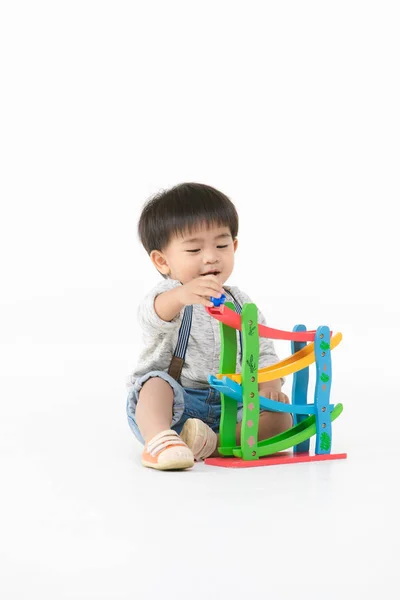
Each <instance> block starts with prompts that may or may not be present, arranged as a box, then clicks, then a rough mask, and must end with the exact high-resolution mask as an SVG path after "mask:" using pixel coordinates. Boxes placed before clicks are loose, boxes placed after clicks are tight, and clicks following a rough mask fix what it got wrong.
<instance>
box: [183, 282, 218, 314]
mask: <svg viewBox="0 0 400 600" xmlns="http://www.w3.org/2000/svg"><path fill="white" fill-rule="evenodd" d="M177 290H178V293H179V296H178V297H179V301H180V302H181V303H182V304H184V305H185V306H189V305H191V304H203V306H209V307H211V306H214V304H213V303H212V302H210V297H211V296H213V297H214V298H220V297H221V296H222V294H223V292H224V290H223V288H222V286H221V284H220V283H219V281H218V277H216V276H215V275H204V276H203V275H202V276H200V277H196V279H192V281H189V282H188V283H185V284H184V285H182V286H181V287H179V288H177Z"/></svg>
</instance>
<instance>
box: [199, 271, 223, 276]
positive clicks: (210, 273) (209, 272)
mask: <svg viewBox="0 0 400 600" xmlns="http://www.w3.org/2000/svg"><path fill="white" fill-rule="evenodd" d="M220 273H221V271H208V273H202V274H201V276H202V277H205V276H206V275H219V274H220Z"/></svg>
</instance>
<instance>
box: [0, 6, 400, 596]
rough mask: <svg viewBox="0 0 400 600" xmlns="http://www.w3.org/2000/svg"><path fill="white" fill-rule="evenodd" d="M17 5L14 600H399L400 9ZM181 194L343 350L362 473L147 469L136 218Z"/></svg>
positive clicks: (12, 211) (13, 14) (7, 460)
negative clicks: (194, 187) (134, 375)
mask: <svg viewBox="0 0 400 600" xmlns="http://www.w3.org/2000/svg"><path fill="white" fill-rule="evenodd" d="M0 7H1V8H0V90H1V93H0V160H1V162H0V169H1V171H0V186H1V187H0V202H1V219H0V252H1V279H0V289H1V294H0V310H1V313H0V466H1V487H2V492H1V496H0V558H1V560H0V592H1V594H0V595H1V597H2V598H3V597H4V598H5V599H7V600H8V599H25V598H28V597H29V598H32V597H40V598H43V599H47V598H52V599H54V598H57V599H64V598H65V599H70V598H71V599H72V598H73V599H75V598H79V599H80V598H82V599H87V598H91V599H92V598H93V599H106V598H107V599H113V600H119V599H126V598H136V597H137V598H139V597H143V598H151V599H153V598H158V597H160V595H162V596H163V597H164V598H168V599H170V598H177V599H180V598H187V597H191V598H196V599H197V598H204V597H207V598H212V599H214V598H224V597H225V596H227V597H228V596H229V597H231V598H232V599H235V600H236V598H243V596H244V595H245V594H253V595H254V594H256V595H257V596H261V597H273V598H287V597H293V594H294V595H295V596H296V597H297V598H311V599H314V598H320V597H321V594H322V595H323V596H324V598H325V599H326V598H329V599H331V598H332V599H333V598H338V597H339V595H341V594H347V595H348V596H349V597H350V596H351V597H352V598H367V597H368V598H374V597H376V595H377V594H378V593H380V592H381V591H383V590H384V593H385V597H386V598H397V594H396V590H395V588H394V587H393V586H394V585H395V584H396V585H397V581H396V579H395V569H396V567H397V560H396V558H395V557H396V555H397V557H398V552H399V546H398V535H399V533H400V531H399V517H398V502H399V497H398V493H397V492H396V491H395V485H396V483H397V481H398V473H399V470H398V459H399V452H398V425H397V410H398V401H399V385H398V379H397V375H398V372H397V370H398V358H397V337H398V335H399V300H400V298H399V292H398V282H397V278H398V272H399V270H398V257H399V243H398V235H397V232H398V220H397V217H395V214H396V210H397V204H398V201H399V191H400V183H399V164H400V145H399V139H400V118H399V114H400V111H399V106H400V86H399V56H400V41H399V34H398V32H399V28H400V19H399V8H398V3H397V2H385V1H380V2H368V1H364V2H355V1H351V0H347V1H346V2H341V1H336V2H321V1H319V2H309V1H307V2H255V1H249V2H246V3H243V2H236V1H231V2H225V1H224V2H222V1H219V2H218V1H215V2H209V1H203V2H202V3H194V2H176V1H169V2H118V1H114V2H100V1H98V2H89V1H79V2H74V1H69V2H17V1H13V2H11V1H4V2H1V3H0ZM183 181H198V182H203V183H207V184H209V185H213V186H215V187H217V188H219V189H221V190H222V191H223V192H224V193H226V194H227V195H228V196H229V197H230V198H231V199H232V200H233V202H234V203H235V205H236V206H237V209H238V212H239V215H240V231H239V249H238V252H237V259H236V266H235V270H234V273H233V275H232V277H231V279H230V280H229V283H231V284H235V285H239V286H240V287H241V288H242V289H244V290H245V291H246V292H247V293H248V294H249V295H250V296H251V297H252V299H253V300H254V301H255V302H256V303H257V305H258V306H259V307H260V308H261V310H262V311H263V312H264V314H265V316H266V317H267V319H268V322H269V324H270V325H271V326H272V327H276V328H282V329H291V328H292V327H293V326H294V325H295V324H296V323H305V324H306V325H307V327H308V328H309V329H312V328H315V327H317V326H318V325H321V324H327V325H329V326H330V327H331V329H333V330H334V331H342V333H343V342H342V344H341V345H340V346H339V347H338V348H337V349H336V350H335V351H334V354H333V378H334V379H333V386H332V399H333V401H334V402H337V401H340V402H343V404H344V412H343V415H342V416H341V417H340V419H339V420H338V421H337V422H336V423H335V424H334V426H333V433H334V451H347V452H348V453H349V459H348V460H347V461H340V462H337V463H330V464H312V465H296V466H290V467H270V468H263V469H245V470H241V471H235V470H231V471H228V470H225V469H223V470H221V469H216V468H211V467H208V468H207V467H205V466H204V465H197V466H196V468H195V469H194V470H193V471H191V472H188V473H175V474H172V473H170V474H160V473H155V472H152V471H148V470H145V469H143V468H142V467H141V466H140V446H139V445H138V444H137V443H136V442H135V440H134V438H133V436H132V434H131V432H130V430H129V428H128V425H127V422H126V417H125V399H126V388H125V385H126V380H127V378H128V377H129V374H130V372H131V370H132V369H133V367H134V365H135V361H136V358H137V354H138V352H139V349H140V332H139V330H138V327H137V324H136V308H137V304H138V301H139V299H140V297H141V296H142V295H143V294H144V293H146V292H147V291H148V290H149V289H150V288H151V287H152V286H153V285H155V284H156V283H157V282H158V281H159V280H160V277H159V275H158V274H157V273H156V272H155V270H154V269H153V267H152V266H151V264H150V261H149V259H148V257H147V255H146V253H145V251H144V250H143V249H142V248H141V246H140V244H139V242H138V240H137V234H136V227H137V220H138V217H139V214H140V210H141V207H142V205H143V203H144V202H145V200H146V199H147V198H148V197H149V196H151V195H152V194H154V193H155V192H157V191H158V190H159V189H161V188H167V187H169V186H172V185H174V184H176V183H180V182H183ZM277 349H278V352H279V354H280V355H281V356H282V357H284V356H286V355H288V354H289V353H290V346H289V343H285V342H279V343H278V344H277ZM290 383H291V379H290V378H288V382H287V384H286V388H285V391H286V392H287V393H290ZM296 506H297V508H298V512H294V507H296ZM305 580H306V581H307V582H309V583H308V584H307V585H304V581H305ZM347 595H346V597H347Z"/></svg>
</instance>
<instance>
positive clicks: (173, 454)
mask: <svg viewBox="0 0 400 600" xmlns="http://www.w3.org/2000/svg"><path fill="white" fill-rule="evenodd" d="M183 411H184V393H183V389H182V388H181V386H180V385H179V384H177V382H176V381H174V380H172V378H171V377H169V375H167V374H166V373H164V372H161V371H160V372H158V371H152V372H151V373H148V374H147V375H145V376H143V377H142V378H140V379H138V380H137V381H136V382H135V385H134V386H133V388H132V389H131V390H130V393H129V395H128V400H127V413H128V422H129V425H130V427H131V429H132V431H133V433H134V434H135V435H136V437H137V438H138V439H139V440H140V441H141V442H143V443H144V449H143V453H142V464H143V465H144V466H145V467H151V468H153V469H158V470H172V469H174V470H175V469H188V468H191V467H193V465H194V457H193V453H192V451H191V450H190V448H188V447H187V445H186V444H185V443H184V441H183V440H182V439H181V438H180V436H179V435H178V433H177V432H176V431H174V430H172V427H174V425H176V423H177V422H179V419H180V418H181V416H182V414H183Z"/></svg>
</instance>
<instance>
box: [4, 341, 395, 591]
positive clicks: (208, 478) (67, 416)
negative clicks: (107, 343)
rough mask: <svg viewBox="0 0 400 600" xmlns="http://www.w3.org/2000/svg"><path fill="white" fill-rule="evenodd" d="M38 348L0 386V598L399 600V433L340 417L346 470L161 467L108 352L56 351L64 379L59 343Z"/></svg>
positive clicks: (334, 466)
mask: <svg viewBox="0 0 400 600" xmlns="http://www.w3.org/2000/svg"><path fill="white" fill-rule="evenodd" d="M3 350H4V352H3V359H5V360H6V359H7V356H8V358H9V354H8V355H7V356H6V349H5V348H4V349H3ZM14 350H15V349H14ZM31 351H32V361H33V363H32V373H29V372H28V373H19V374H18V373H14V375H11V376H9V377H5V376H4V377H2V378H0V386H1V399H2V402H1V413H2V414H1V419H0V462H1V496H0V509H1V510H0V528H1V529H0V531H1V536H0V552H1V577H0V597H1V598H2V599H3V598H4V599H5V600H13V599H18V600H20V599H21V600H22V599H26V598H40V599H41V600H47V599H51V600H54V599H57V600H63V599H72V598H73V599H81V598H82V599H89V598H90V599H96V600H100V599H110V600H120V599H121V600H122V599H132V598H146V599H147V598H150V599H153V598H154V599H156V598H157V599H158V598H164V599H168V600H169V599H171V600H172V599H174V600H177V599H181V598H182V599H183V598H193V599H200V598H201V599H203V598H211V599H219V600H222V599H223V598H231V599H235V600H236V599H242V598H245V597H251V596H254V597H255V596H256V597H262V598H274V599H281V598H282V599H283V598H285V599H286V598H296V600H298V599H302V598H308V599H310V600H314V599H315V600H316V599H317V598H318V599H321V598H324V600H328V599H337V598H340V597H342V595H343V596H344V597H345V598H360V599H361V598H362V599H363V600H365V599H366V598H371V599H372V598H376V597H377V595H378V594H383V597H385V599H387V598H389V599H391V598H393V599H396V598H397V599H398V598H399V592H398V574H397V568H398V562H399V556H400V553H399V516H398V515H399V504H400V503H399V500H400V496H399V492H398V489H397V484H398V479H399V477H398V473H399V467H398V464H399V450H398V448H396V445H395V438H392V441H393V443H392V444H390V443H389V446H388V449H387V451H385V450H383V449H382V446H381V441H379V440H378V442H377V445H376V447H374V448H372V447H371V444H368V443H367V441H366V439H363V438H362V436H361V435H359V432H357V428H354V427H353V423H351V427H350V426H349V420H350V419H351V418H352V417H351V414H352V413H351V410H349V411H348V413H347V416H346V411H345V412H344V413H343V415H342V416H341V417H340V418H339V419H338V421H337V422H336V423H335V425H334V435H335V436H336V437H335V441H336V443H335V445H334V451H347V452H348V454H349V457H348V459H347V460H346V461H337V462H327V463H313V464H299V465H285V466H276V467H267V468H255V469H242V470H236V469H235V470H228V469H220V468H216V467H207V466H205V465H204V464H199V465H196V467H195V468H194V469H193V470H192V471H187V472H183V473H158V472H154V471H151V470H146V469H144V468H142V467H141V465H140V446H139V445H138V444H137V443H136V442H135V440H134V439H133V437H132V436H131V433H130V431H129V429H128V425H127V423H126V421H125V416H124V399H123V398H122V394H121V390H120V389H118V390H115V389H112V388H111V387H110V378H111V380H113V381H114V383H115V380H117V378H116V377H115V378H114V376H113V374H112V373H110V370H109V372H108V373H107V374H105V373H106V370H105V368H104V366H105V362H104V361H105V360H106V358H104V361H103V360H102V359H101V358H100V355H98V357H97V359H95V360H93V359H91V361H90V360H86V362H85V361H83V360H82V356H83V354H85V355H86V356H90V355H91V356H93V354H94V352H93V349H88V348H86V349H85V348H83V349H82V347H80V348H78V347H76V348H73V347H70V348H69V350H68V351H67V350H66V349H65V348H64V355H63V360H62V361H61V363H60V364H62V367H61V366H60V368H59V370H58V372H57V369H56V368H55V364H56V363H57V362H58V360H59V358H60V356H61V353H60V349H59V348H58V349H57V348H54V347H53V348H51V347H50V346H49V347H48V348H47V350H46V349H45V348H39V347H36V349H34V347H33V346H32V349H31ZM119 351H120V354H121V356H122V355H123V353H124V349H121V348H120V349H119ZM7 352H8V353H10V352H11V350H10V348H8V349H7ZM46 352H47V354H46ZM68 352H69V357H70V360H67V354H68ZM112 354H113V351H112V349H111V350H110V349H109V356H108V358H107V364H108V365H110V364H111V365H112V360H111V355H112ZM117 354H118V353H117V352H116V355H117ZM39 355H40V359H39ZM39 360H40V363H41V364H42V365H45V364H46V362H47V364H48V366H49V372H52V373H53V375H52V377H48V376H46V375H45V374H43V373H41V372H40V370H38V369H37V368H36V372H38V374H37V375H36V376H34V375H33V372H34V371H35V361H36V362H37V364H39V362H38V361H39ZM36 366H37V365H36ZM111 371H112V369H111ZM104 377H105V379H104V382H105V383H104V385H102V383H101V382H102V379H103V378H104ZM78 381H79V390H78V389H77V382H78ZM107 386H108V388H107ZM353 418H354V417H353ZM364 425H365V423H364ZM367 427H368V424H367ZM393 431H394V432H395V429H393ZM335 432H336V433H335ZM389 442H390V440H389ZM390 445H392V448H390Z"/></svg>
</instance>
